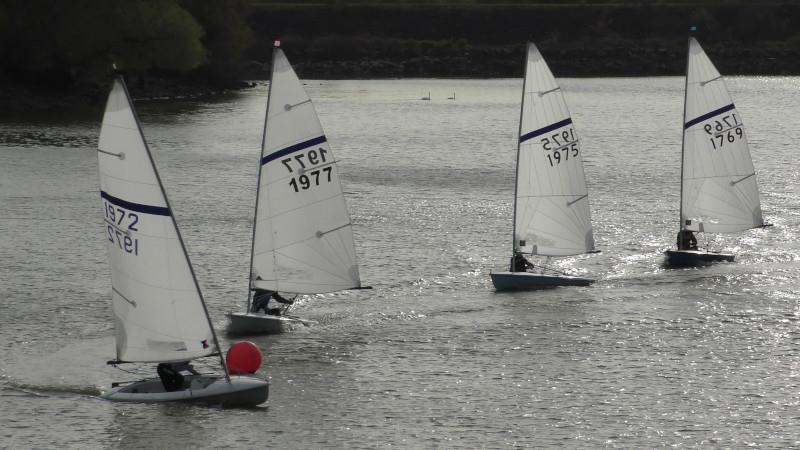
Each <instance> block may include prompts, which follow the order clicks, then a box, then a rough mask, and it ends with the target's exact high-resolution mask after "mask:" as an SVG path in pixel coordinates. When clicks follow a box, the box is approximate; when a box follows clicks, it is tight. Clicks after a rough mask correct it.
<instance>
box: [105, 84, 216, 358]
mask: <svg viewBox="0 0 800 450" xmlns="http://www.w3.org/2000/svg"><path fill="white" fill-rule="evenodd" d="M98 149H99V152H98V159H99V169H100V189H101V196H102V202H103V217H104V219H105V233H104V239H105V240H106V241H107V244H108V257H109V260H110V263H111V285H112V292H113V294H112V297H113V313H114V320H115V323H114V327H115V333H116V343H117V359H118V360H121V361H129V362H166V361H185V360H189V359H192V358H197V357H200V356H206V355H209V354H211V353H214V352H216V348H215V344H214V342H215V340H214V337H213V333H212V330H211V326H210V323H209V321H208V316H207V315H206V312H205V307H204V306H203V303H202V299H201V297H200V293H199V290H198V288H197V285H196V282H195V281H194V277H193V275H192V273H191V268H190V266H189V260H188V258H187V256H186V253H185V251H184V248H183V245H182V243H181V241H180V238H179V236H178V232H177V229H176V226H175V222H174V220H173V218H172V215H171V211H170V209H169V206H168V203H167V200H166V197H165V196H164V192H163V189H162V186H161V183H160V181H159V179H158V176H157V174H156V171H155V166H154V165H153V161H152V158H151V156H150V152H149V150H148V148H147V144H146V143H145V141H144V138H143V136H142V133H141V130H140V128H139V123H138V121H137V119H136V117H135V113H134V111H133V108H132V106H131V102H130V98H129V96H128V93H127V91H126V89H125V86H124V84H123V83H122V81H121V80H116V81H115V82H114V86H113V88H112V90H111V94H110V95H109V98H108V103H107V105H106V110H105V115H104V116H103V126H102V129H101V130H100V141H99V144H98Z"/></svg>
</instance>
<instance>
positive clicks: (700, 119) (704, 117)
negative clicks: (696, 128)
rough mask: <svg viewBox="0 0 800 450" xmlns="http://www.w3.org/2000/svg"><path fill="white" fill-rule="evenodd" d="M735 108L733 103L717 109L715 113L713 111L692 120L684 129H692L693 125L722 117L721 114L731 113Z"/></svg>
mask: <svg viewBox="0 0 800 450" xmlns="http://www.w3.org/2000/svg"><path fill="white" fill-rule="evenodd" d="M734 108H736V106H734V105H733V103H731V104H730V105H728V106H723V107H722V108H720V109H715V110H714V111H711V112H710V113H707V114H703V115H702V116H700V117H698V118H696V119H692V120H690V121H688V122H686V125H684V126H683V129H684V130H685V129H687V128H689V127H691V126H692V125H697V124H698V123H700V122H702V121H704V120H706V119H710V118H712V117H714V116H718V115H720V114H722V113H724V112H728V111H730V110H732V109H734Z"/></svg>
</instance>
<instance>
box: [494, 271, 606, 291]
mask: <svg viewBox="0 0 800 450" xmlns="http://www.w3.org/2000/svg"><path fill="white" fill-rule="evenodd" d="M491 277H492V283H493V284H494V287H495V289H497V290H498V291H510V290H526V289H544V288H551V287H558V286H588V285H590V284H592V283H594V279H592V278H583V277H573V276H570V275H549V274H543V273H531V272H492V273H491Z"/></svg>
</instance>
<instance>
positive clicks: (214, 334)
mask: <svg viewBox="0 0 800 450" xmlns="http://www.w3.org/2000/svg"><path fill="white" fill-rule="evenodd" d="M118 79H119V81H120V84H121V85H122V89H123V90H124V91H125V97H126V98H127V99H128V104H129V105H133V101H132V100H131V94H130V92H128V86H127V85H126V84H125V79H124V78H123V77H122V75H118ZM131 112H132V113H133V118H134V120H135V121H136V128H137V129H138V130H139V135H140V136H141V137H142V143H143V144H144V149H145V151H146V152H147V157H148V159H150V164H151V166H152V167H153V173H154V174H155V176H156V180H158V188H159V189H161V194H162V195H163V196H164V204H165V205H166V206H167V210H168V211H169V217H170V219H171V220H172V225H173V226H174V227H175V234H176V235H177V236H178V242H180V243H181V250H183V257H184V258H186V265H188V266H189V273H191V274H192V281H194V287H195V289H196V290H197V295H198V297H200V305H202V306H203V312H205V314H206V320H207V321H208V327H209V328H210V329H211V336H212V337H213V338H214V345H215V346H216V347H217V354H218V355H219V362H220V365H221V366H222V370H224V371H225V379H226V380H228V382H229V383H230V381H231V376H230V374H229V373H228V366H227V364H225V358H223V356H222V347H220V345H219V339H217V332H216V331H214V324H212V323H211V316H209V314H208V307H206V301H205V299H204V298H203V292H202V291H201V290H200V285H199V284H198V282H197V276H196V275H195V273H194V267H192V263H191V261H189V255H188V253H187V252H186V244H185V243H184V242H183V237H182V236H181V230H180V229H179V228H178V222H177V221H176V220H175V214H174V213H173V212H172V207H171V206H170V204H169V199H168V198H167V192H166V191H165V190H164V183H163V182H161V176H160V175H159V174H158V169H157V168H156V163H155V161H154V160H153V154H152V153H151V152H150V146H149V145H147V140H146V139H145V138H144V133H143V132H142V124H141V122H140V121H139V114H138V113H137V112H136V108H133V107H131ZM118 357H119V356H118Z"/></svg>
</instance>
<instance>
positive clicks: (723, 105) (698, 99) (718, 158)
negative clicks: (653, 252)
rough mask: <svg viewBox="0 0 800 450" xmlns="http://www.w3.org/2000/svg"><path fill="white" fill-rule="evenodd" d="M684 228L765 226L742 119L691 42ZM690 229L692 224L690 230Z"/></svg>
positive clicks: (683, 181)
mask: <svg viewBox="0 0 800 450" xmlns="http://www.w3.org/2000/svg"><path fill="white" fill-rule="evenodd" d="M685 117H686V118H691V119H688V120H685V124H684V133H683V163H682V171H681V172H682V174H681V177H682V178H681V185H682V188H681V218H680V219H681V228H682V229H689V230H692V231H704V232H719V233H729V232H737V231H744V230H747V229H750V228H756V227H760V226H762V225H763V224H764V221H763V217H762V212H761V204H760V199H759V193H758V184H757V181H756V177H755V168H754V167H753V161H752V158H751V155H750V147H749V144H748V141H747V134H746V130H745V126H744V122H743V120H742V116H741V114H740V113H739V112H738V110H737V109H736V105H735V104H734V102H733V100H732V99H731V96H730V94H729V92H728V89H727V87H726V86H725V82H724V79H723V78H722V75H720V73H719V72H718V71H717V69H716V67H714V65H713V64H712V62H711V60H710V59H709V58H708V56H707V55H706V53H705V52H704V51H703V49H702V47H701V46H700V44H699V43H698V42H697V40H696V39H695V38H693V37H690V38H689V53H688V61H687V70H686V104H685ZM687 224H690V225H687Z"/></svg>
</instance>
